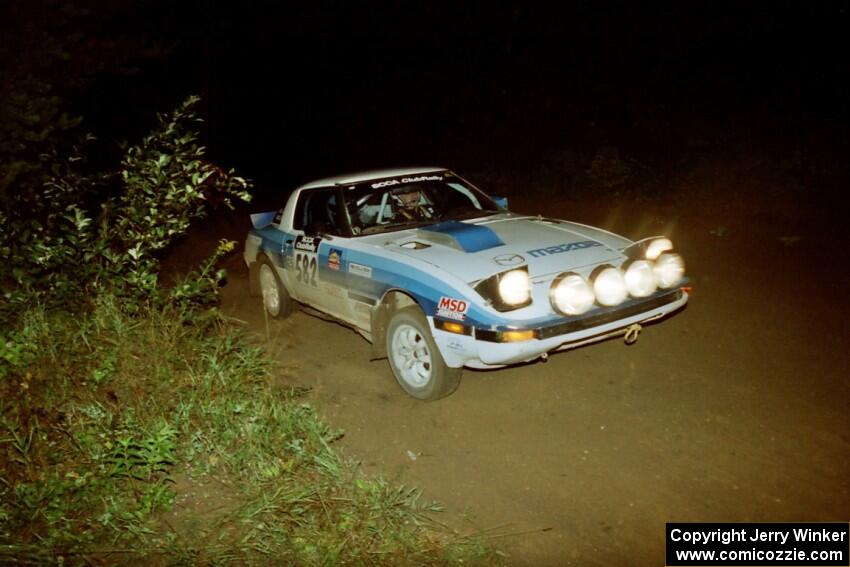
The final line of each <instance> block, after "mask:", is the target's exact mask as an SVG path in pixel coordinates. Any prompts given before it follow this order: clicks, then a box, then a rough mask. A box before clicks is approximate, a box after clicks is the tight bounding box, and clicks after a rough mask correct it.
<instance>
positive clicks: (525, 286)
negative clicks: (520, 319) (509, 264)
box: [499, 270, 531, 305]
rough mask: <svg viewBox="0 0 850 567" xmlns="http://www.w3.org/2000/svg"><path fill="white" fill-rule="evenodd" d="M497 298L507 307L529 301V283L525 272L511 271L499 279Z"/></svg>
mask: <svg viewBox="0 0 850 567" xmlns="http://www.w3.org/2000/svg"><path fill="white" fill-rule="evenodd" d="M499 297H501V298H502V301H504V302H505V303H507V304H508V305H522V304H523V303H528V301H529V300H530V299H531V281H530V280H529V277H528V272H527V271H525V270H511V271H509V272H505V273H503V274H502V275H501V277H500V278H499Z"/></svg>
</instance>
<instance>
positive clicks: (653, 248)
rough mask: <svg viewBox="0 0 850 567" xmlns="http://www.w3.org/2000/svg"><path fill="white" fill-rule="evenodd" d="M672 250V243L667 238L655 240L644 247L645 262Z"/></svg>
mask: <svg viewBox="0 0 850 567" xmlns="http://www.w3.org/2000/svg"><path fill="white" fill-rule="evenodd" d="M672 249H673V242H672V241H671V240H670V239H669V238H655V239H653V240H651V241H650V242H649V244H648V245H647V247H646V252H645V256H646V259H647V260H655V259H657V258H658V257H659V256H661V254H662V253H664V252H668V251H670V250H672Z"/></svg>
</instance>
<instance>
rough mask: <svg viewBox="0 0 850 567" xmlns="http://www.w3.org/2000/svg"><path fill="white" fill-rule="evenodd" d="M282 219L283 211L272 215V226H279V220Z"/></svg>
mask: <svg viewBox="0 0 850 567" xmlns="http://www.w3.org/2000/svg"><path fill="white" fill-rule="evenodd" d="M282 218H283V209H281V210H279V211H278V212H276V213H275V214H274V220H272V223H273V224H280V219H282Z"/></svg>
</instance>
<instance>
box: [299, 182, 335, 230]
mask: <svg viewBox="0 0 850 567" xmlns="http://www.w3.org/2000/svg"><path fill="white" fill-rule="evenodd" d="M343 226H344V224H343V222H342V219H341V218H340V215H339V207H338V206H337V190H336V188H333V187H332V188H328V189H314V190H310V191H303V192H302V193H301V195H300V197H299V199H298V205H297V206H296V207H295V219H294V222H293V228H296V229H299V230H304V231H306V230H307V229H308V228H310V229H311V230H314V231H318V232H325V233H327V234H342V227H343Z"/></svg>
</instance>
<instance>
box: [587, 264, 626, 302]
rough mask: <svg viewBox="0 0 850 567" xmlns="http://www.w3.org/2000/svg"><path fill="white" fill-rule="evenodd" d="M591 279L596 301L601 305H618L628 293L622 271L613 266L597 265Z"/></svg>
mask: <svg viewBox="0 0 850 567" xmlns="http://www.w3.org/2000/svg"><path fill="white" fill-rule="evenodd" d="M592 279H593V291H594V293H595V294H596V301H598V302H599V303H600V304H601V305H608V306H611V305H619V304H620V303H622V302H623V300H624V299H626V296H627V295H628V294H629V292H628V290H627V289H626V281H625V279H623V273H622V272H621V271H620V270H618V269H617V268H615V267H613V266H599V267H598V268H596V270H594V271H593V276H592Z"/></svg>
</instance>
